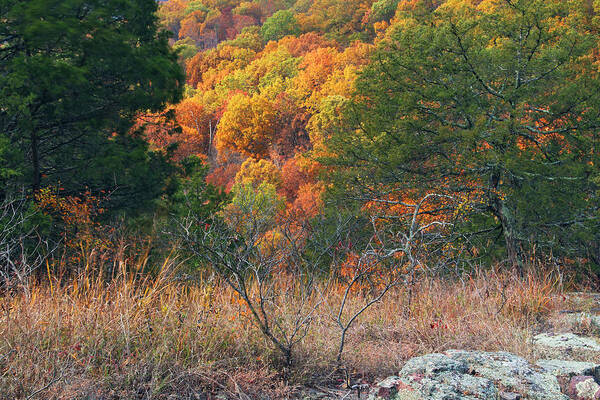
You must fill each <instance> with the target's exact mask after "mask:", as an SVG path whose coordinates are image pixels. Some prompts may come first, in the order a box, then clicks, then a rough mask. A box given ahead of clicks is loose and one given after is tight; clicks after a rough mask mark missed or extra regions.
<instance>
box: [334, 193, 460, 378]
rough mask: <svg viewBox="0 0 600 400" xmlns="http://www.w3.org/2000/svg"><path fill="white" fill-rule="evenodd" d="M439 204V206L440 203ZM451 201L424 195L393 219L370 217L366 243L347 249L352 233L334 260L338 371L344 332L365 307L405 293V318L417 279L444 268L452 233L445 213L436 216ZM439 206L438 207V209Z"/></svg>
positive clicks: (344, 341)
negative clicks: (354, 299)
mask: <svg viewBox="0 0 600 400" xmlns="http://www.w3.org/2000/svg"><path fill="white" fill-rule="evenodd" d="M440 201H441V202H440ZM453 202H454V200H453V199H452V198H450V197H448V196H445V195H437V194H427V195H425V196H424V197H422V198H421V199H420V200H419V201H418V202H415V203H402V206H403V207H404V209H405V210H406V211H405V212H404V213H398V214H395V215H394V216H390V215H386V214H378V213H376V212H375V213H373V214H372V215H371V216H370V219H369V228H368V229H366V230H365V231H362V232H361V235H363V236H366V237H368V240H366V241H363V243H362V245H358V246H356V245H354V244H353V243H352V241H351V240H352V239H350V236H352V233H350V232H349V236H348V238H347V239H346V243H345V244H343V243H341V242H340V245H342V246H344V247H345V250H346V258H345V259H338V261H337V263H336V265H335V266H334V267H335V271H336V279H337V282H336V283H337V285H340V284H341V285H342V287H343V288H344V291H343V295H342V296H341V298H340V300H339V303H337V304H330V305H329V306H330V310H331V312H332V315H333V319H334V321H335V324H336V325H337V326H338V328H339V330H340V341H339V347H338V352H337V357H336V361H337V365H338V368H341V366H342V357H343V353H344V346H345V343H346V336H347V334H348V331H349V330H350V328H351V327H352V326H353V324H354V323H355V322H356V321H357V319H358V318H359V317H360V316H361V315H362V314H363V313H365V312H366V311H367V310H368V309H369V308H370V307H371V306H373V305H375V304H376V303H379V302H381V301H382V300H383V298H384V297H385V295H386V294H387V293H388V292H389V291H390V290H391V289H393V288H394V287H396V286H399V285H403V286H405V287H407V288H408V290H407V293H408V299H407V301H406V304H405V315H406V317H410V308H411V303H412V296H413V286H414V285H415V284H416V283H417V282H418V281H419V278H421V277H424V276H426V275H427V274H428V273H431V272H434V271H438V270H440V269H442V268H445V267H446V266H447V263H448V262H450V260H451V259H452V258H451V257H447V256H446V255H444V257H441V254H440V253H441V252H444V251H445V250H447V247H448V246H449V243H450V242H451V238H452V237H453V235H454V233H453V232H452V228H453V226H454V224H453V222H452V221H450V220H448V218H447V217H446V216H447V212H446V213H443V214H441V213H437V212H436V211H435V210H436V209H439V207H444V208H446V209H448V208H449V207H453ZM440 203H443V204H440ZM355 292H361V298H362V299H363V300H364V302H363V303H362V304H361V305H359V306H358V307H354V308H350V307H348V303H349V301H348V300H349V297H350V296H352V295H353V293H355Z"/></svg>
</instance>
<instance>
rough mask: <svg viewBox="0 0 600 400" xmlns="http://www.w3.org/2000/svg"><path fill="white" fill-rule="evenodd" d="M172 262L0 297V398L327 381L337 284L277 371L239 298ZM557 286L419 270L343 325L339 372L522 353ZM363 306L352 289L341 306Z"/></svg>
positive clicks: (363, 376)
mask: <svg viewBox="0 0 600 400" xmlns="http://www.w3.org/2000/svg"><path fill="white" fill-rule="evenodd" d="M175 269H176V263H175V262H174V261H173V260H167V261H166V262H165V264H164V265H163V267H162V269H161V272H160V273H159V274H158V276H157V277H155V278H153V279H148V278H147V277H146V278H144V275H143V274H136V273H133V272H128V271H127V268H125V265H124V264H122V266H121V269H120V270H121V272H120V273H119V275H118V276H117V277H116V278H115V279H113V280H112V281H111V283H110V284H107V283H105V282H104V281H103V280H102V279H99V278H95V279H92V277H91V276H92V275H93V274H91V273H90V272H89V271H88V272H87V273H84V274H81V276H80V277H79V278H78V279H74V280H71V281H70V283H69V284H62V285H59V284H57V282H56V281H54V280H53V279H51V280H50V283H49V281H48V279H46V280H45V281H44V282H41V283H37V284H31V286H30V287H28V288H23V289H22V290H20V291H17V292H14V293H12V294H10V295H8V294H6V295H4V297H0V310H1V314H0V398H1V399H13V398H15V399H28V398H39V399H41V398H43V399H72V398H81V399H84V398H89V399H92V398H103V399H104V398H107V399H117V398H119V399H121V398H122V399H136V398H140V399H142V398H143V399H146V398H152V399H162V398H165V399H166V398H182V399H183V398H201V397H194V396H200V394H201V393H209V392H213V393H214V392H221V393H223V394H225V395H227V396H229V397H231V398H257V397H259V396H261V397H262V396H268V397H270V398H285V397H293V395H294V393H297V390H298V388H299V387H301V386H303V385H314V384H321V385H326V384H330V385H333V384H337V383H339V382H337V381H336V380H337V379H339V375H332V374H331V371H332V369H333V368H332V366H333V360H334V358H335V351H336V349H337V346H338V341H339V330H338V329H337V328H336V326H335V324H334V323H333V320H332V319H331V314H330V308H329V306H335V304H336V302H339V301H340V296H341V290H339V289H340V288H336V287H335V286H334V287H332V288H330V289H329V291H328V292H327V296H326V299H327V303H324V304H323V305H322V306H321V307H320V308H319V309H318V310H317V313H316V314H315V316H314V319H313V321H312V325H311V329H310V331H309V333H308V335H307V336H306V338H305V339H304V341H303V342H302V343H301V345H300V346H299V347H297V348H296V352H295V355H294V358H295V369H294V370H293V371H287V374H286V377H285V379H284V376H283V374H282V371H281V368H280V365H281V364H280V363H279V359H278V354H277V352H276V351H275V350H273V349H272V347H271V346H270V344H269V342H267V341H265V340H264V339H263V337H262V336H261V334H260V332H259V331H258V330H257V329H256V328H255V327H254V326H253V325H252V323H251V321H250V320H249V319H248V318H249V317H248V316H247V315H248V313H247V312H246V310H245V307H244V304H243V303H242V302H240V300H239V299H238V298H237V297H236V296H234V295H233V294H232V293H231V291H230V290H229V289H228V288H227V287H225V286H224V285H222V284H220V283H218V282H214V281H213V282H208V281H204V282H202V283H200V284H198V285H194V286H190V285H186V284H185V283H182V282H179V281H177V280H176V279H174V276H175V275H174V273H173V271H174V270H175ZM134 270H135V268H134ZM285 281H286V280H285V279H282V280H281V283H280V284H281V285H285ZM284 289H285V288H282V292H285V290H284ZM557 290H558V281H557V280H555V279H554V278H553V277H552V275H551V274H550V275H542V274H540V275H537V276H534V275H528V276H527V277H525V278H520V277H518V276H516V275H514V274H508V273H502V274H500V273H493V272H487V273H477V274H474V275H473V276H470V277H466V278H463V279H462V280H460V279H458V280H444V279H441V278H431V279H426V280H423V281H422V282H420V283H419V284H418V285H417V286H416V287H415V288H414V299H413V301H412V304H410V307H408V305H407V304H406V299H407V297H408V296H407V293H406V290H405V289H404V288H398V289H397V290H395V291H394V292H392V293H391V294H390V295H389V296H388V297H386V298H385V301H383V302H382V303H380V304H377V305H376V306H374V307H373V308H372V309H370V310H369V311H368V312H367V313H365V314H364V315H363V316H362V317H361V318H360V320H359V321H358V322H357V324H356V325H355V326H354V327H353V328H352V329H351V332H350V336H349V338H348V343H347V346H346V351H345V354H344V360H345V362H346V368H347V369H348V371H351V372H352V374H353V375H352V376H353V379H356V380H366V381H369V380H372V379H375V378H377V377H383V376H385V375H387V374H390V373H394V372H395V371H397V370H398V369H399V368H400V367H401V365H402V364H403V362H404V361H405V360H407V359H408V358H410V357H413V356H416V355H419V354H423V353H429V352H435V351H441V350H445V349H449V348H461V349H482V350H500V349H501V350H507V351H511V352H514V353H516V354H519V355H522V356H525V357H529V356H531V351H532V350H531V346H530V344H529V342H530V341H529V340H528V339H529V338H530V337H531V335H532V333H533V332H535V331H536V330H537V329H539V328H540V326H541V324H543V323H544V321H546V320H548V318H549V317H551V316H552V315H553V314H554V313H555V312H556V310H557V309H558V308H560V307H561V306H562V305H561V302H562V301H563V300H562V297H561V296H555V294H556V293H557ZM287 301H293V299H290V298H288V300H287ZM363 301H364V297H363V294H361V293H356V294H355V295H354V296H352V299H351V304H350V306H351V308H357V307H360V305H361V302H363ZM284 313H285V311H284ZM282 318H285V315H283V316H282ZM174 394H176V395H177V396H179V397H169V396H171V395H174Z"/></svg>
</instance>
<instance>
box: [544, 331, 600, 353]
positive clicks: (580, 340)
mask: <svg viewBox="0 0 600 400" xmlns="http://www.w3.org/2000/svg"><path fill="white" fill-rule="evenodd" d="M533 343H534V344H535V345H536V346H540V347H546V348H550V349H563V350H585V351H596V352H600V344H598V342H597V341H596V340H595V339H593V338H588V337H582V336H578V335H575V334H573V333H560V334H551V333H541V334H539V335H537V336H535V337H534V338H533Z"/></svg>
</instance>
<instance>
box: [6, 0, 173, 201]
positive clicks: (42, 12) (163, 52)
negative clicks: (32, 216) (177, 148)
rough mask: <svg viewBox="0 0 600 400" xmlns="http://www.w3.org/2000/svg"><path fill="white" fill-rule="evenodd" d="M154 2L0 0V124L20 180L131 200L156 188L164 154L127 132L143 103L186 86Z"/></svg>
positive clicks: (151, 105) (168, 98)
mask: <svg viewBox="0 0 600 400" xmlns="http://www.w3.org/2000/svg"><path fill="white" fill-rule="evenodd" d="M156 9H157V3H156V2H155V1H154V0H130V1H122V0H108V1H106V0H102V1H101V0H31V1H17V0H0V21H2V23H1V24H0V132H1V133H2V134H3V135H4V137H5V138H6V140H8V143H9V146H10V148H11V149H14V150H15V151H17V152H18V153H19V154H20V157H21V158H22V159H23V160H24V162H23V163H22V165H21V166H20V168H19V170H20V171H19V172H20V175H19V177H20V179H21V181H20V182H19V183H21V184H24V185H26V186H29V187H30V188H31V190H33V191H37V190H39V189H40V188H42V187H44V186H48V185H57V186H58V185H60V186H61V187H63V188H64V193H65V194H72V195H75V194H77V193H80V192H82V191H84V190H88V189H89V190H91V191H93V192H99V191H101V190H105V191H107V192H108V191H110V192H113V197H112V198H113V199H114V200H115V201H116V202H117V203H118V204H120V205H127V206H128V207H132V208H133V207H136V208H139V207H141V206H143V205H145V204H147V203H148V202H149V201H150V200H152V199H153V198H155V197H156V196H157V195H158V194H160V193H161V191H162V186H163V185H164V181H165V178H166V176H167V175H168V174H169V173H170V171H169V167H168V165H167V163H166V161H165V158H164V157H162V156H160V155H158V154H153V153H150V152H149V151H148V148H147V145H146V143H145V141H144V140H142V132H139V131H138V132H134V133H131V128H132V126H133V122H134V121H135V118H136V116H137V115H138V114H139V113H140V112H146V111H158V110H161V109H162V108H163V107H164V106H165V104H166V103H170V102H176V101H178V99H179V98H180V95H181V90H182V88H183V73H182V71H181V68H180V67H179V65H178V64H177V55H176V54H175V52H173V51H172V50H171V49H170V48H169V46H168V42H167V39H168V35H167V33H166V32H162V31H159V29H158V25H157V17H156V16H155V12H156ZM3 147H4V146H3ZM3 163H4V161H3ZM3 175H6V174H3ZM10 175H12V178H14V176H15V175H14V174H10ZM3 179H6V178H3Z"/></svg>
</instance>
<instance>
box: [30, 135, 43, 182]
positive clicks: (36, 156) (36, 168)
mask: <svg viewBox="0 0 600 400" xmlns="http://www.w3.org/2000/svg"><path fill="white" fill-rule="evenodd" d="M31 162H32V166H33V182H32V189H33V192H34V193H35V192H37V191H38V190H40V187H41V181H42V176H41V172H40V152H39V141H38V137H37V135H36V133H35V132H34V131H32V132H31Z"/></svg>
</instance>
